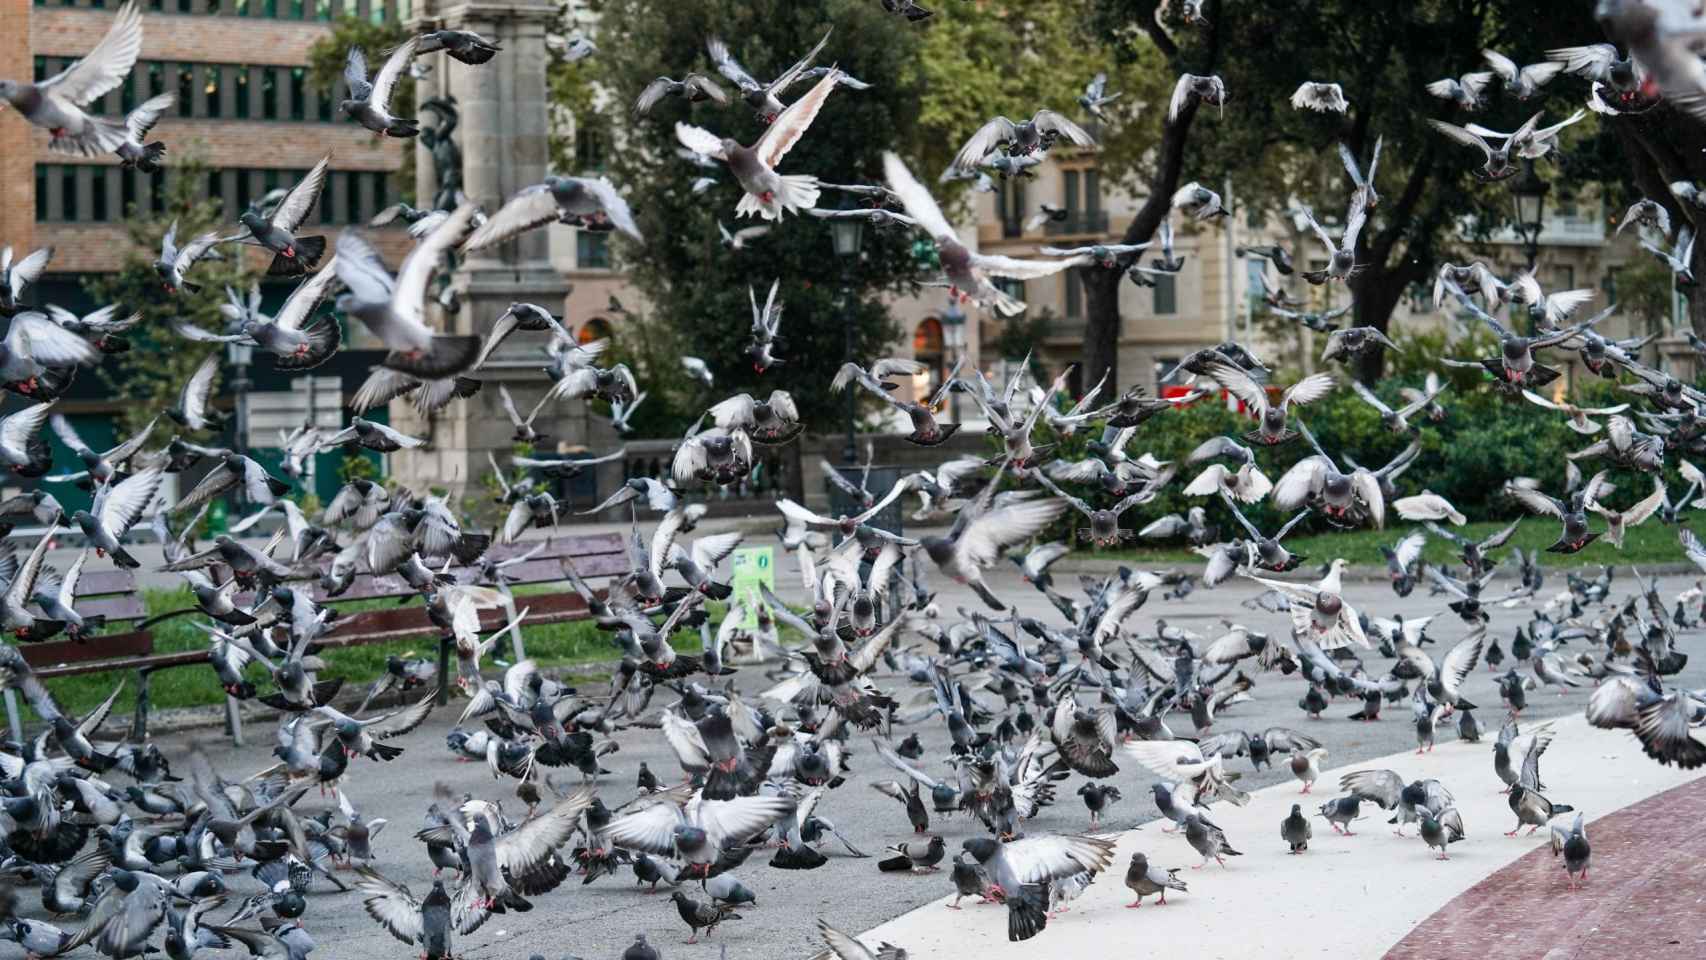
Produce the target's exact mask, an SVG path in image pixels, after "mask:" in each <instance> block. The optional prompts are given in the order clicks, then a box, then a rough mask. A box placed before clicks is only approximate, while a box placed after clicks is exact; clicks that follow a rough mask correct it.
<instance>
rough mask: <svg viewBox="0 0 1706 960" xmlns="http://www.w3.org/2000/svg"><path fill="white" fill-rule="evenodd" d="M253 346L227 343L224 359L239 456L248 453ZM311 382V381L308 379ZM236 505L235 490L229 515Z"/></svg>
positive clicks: (233, 439) (234, 439)
mask: <svg viewBox="0 0 1706 960" xmlns="http://www.w3.org/2000/svg"><path fill="white" fill-rule="evenodd" d="M254 355H255V348H254V347H252V346H250V345H249V344H246V343H227V344H226V345H225V359H226V361H227V362H228V363H230V364H231V395H232V397H234V398H235V404H234V405H235V407H236V410H235V412H236V416H234V417H233V418H232V425H233V426H232V429H233V432H235V433H236V436H234V437H232V438H231V449H232V450H234V451H236V452H237V454H238V455H239V456H248V453H249V389H250V388H251V387H253V386H254V383H253V382H252V381H251V380H250V379H249V362H250V361H251V360H253V359H254ZM310 383H312V381H310ZM236 507H237V494H236V491H232V493H231V503H230V508H231V511H232V513H231V516H232V517H233V518H235V517H236V516H237V514H236Z"/></svg>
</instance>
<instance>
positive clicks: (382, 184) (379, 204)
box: [367, 173, 391, 217]
mask: <svg viewBox="0 0 1706 960" xmlns="http://www.w3.org/2000/svg"><path fill="white" fill-rule="evenodd" d="M367 176H368V178H369V179H370V180H372V181H373V206H372V207H370V208H369V209H368V211H367V215H368V216H369V217H372V216H375V215H377V214H378V213H379V211H381V210H383V209H385V208H386V207H388V206H390V205H391V198H390V191H391V183H390V181H391V175H390V174H388V173H370V174H368V175H367Z"/></svg>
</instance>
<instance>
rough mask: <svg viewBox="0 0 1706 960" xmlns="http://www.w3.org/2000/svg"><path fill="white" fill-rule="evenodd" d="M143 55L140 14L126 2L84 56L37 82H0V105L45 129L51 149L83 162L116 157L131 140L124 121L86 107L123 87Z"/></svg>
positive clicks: (134, 5) (133, 4) (133, 5)
mask: <svg viewBox="0 0 1706 960" xmlns="http://www.w3.org/2000/svg"><path fill="white" fill-rule="evenodd" d="M141 52H142V11H141V9H139V8H138V6H137V5H136V4H135V3H134V2H132V3H127V4H125V5H124V6H123V7H121V8H119V11H118V15H117V16H115V17H114V18H113V22H112V26H110V27H108V28H107V33H106V36H103V37H102V38H101V40H100V42H99V43H97V44H95V47H94V49H93V50H90V51H89V53H88V55H87V56H85V57H83V58H82V59H81V60H78V61H77V62H76V63H73V64H72V65H71V66H69V67H66V68H65V69H64V70H63V71H61V72H59V73H58V74H55V75H54V76H51V77H49V78H47V79H46V80H43V81H42V82H40V83H27V82H22V81H17V80H0V100H4V101H5V102H6V103H9V104H11V105H12V108H13V109H14V110H17V111H18V113H20V114H22V115H23V118H24V119H25V120H28V121H29V122H30V123H31V124H33V125H35V126H38V127H41V128H42V129H44V130H46V131H47V132H48V135H49V137H50V139H49V140H48V149H50V150H57V151H59V152H60V153H76V154H81V155H83V156H85V157H92V156H95V155H97V154H102V153H114V152H116V151H117V150H118V149H119V147H120V146H122V145H124V144H125V143H126V142H127V141H128V140H129V139H130V131H129V128H127V127H126V126H125V122H124V120H122V119H110V118H107V117H98V116H94V115H93V114H91V113H89V112H88V111H87V110H85V109H84V108H85V107H87V106H88V105H89V104H91V103H93V102H94V101H96V100H99V99H100V98H102V97H104V96H106V95H107V94H108V93H110V92H111V91H113V90H115V89H117V88H118V86H119V85H120V84H122V83H124V81H125V78H126V77H128V76H129V75H130V71H131V68H132V67H134V66H135V65H136V57H137V55H138V54H140V53H141Z"/></svg>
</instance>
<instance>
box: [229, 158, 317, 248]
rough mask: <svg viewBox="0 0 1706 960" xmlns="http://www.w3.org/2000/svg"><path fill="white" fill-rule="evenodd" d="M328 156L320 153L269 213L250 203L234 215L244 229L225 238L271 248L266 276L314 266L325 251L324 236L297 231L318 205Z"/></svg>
mask: <svg viewBox="0 0 1706 960" xmlns="http://www.w3.org/2000/svg"><path fill="white" fill-rule="evenodd" d="M330 160H331V157H330V156H326V157H321V158H320V162H319V163H316V164H314V166H313V168H312V169H310V170H309V171H308V173H307V174H306V175H304V176H303V178H302V179H301V180H299V181H297V182H296V184H295V186H292V187H291V188H290V190H289V191H288V192H286V193H285V195H284V197H283V198H282V199H280V200H279V202H278V206H276V207H274V208H273V210H272V212H271V213H270V214H267V213H263V212H262V211H261V210H260V208H258V207H255V206H250V207H249V209H247V210H245V211H243V212H242V213H241V214H239V215H238V217H237V222H238V223H240V224H242V226H243V229H242V230H241V231H239V232H238V233H236V234H234V235H232V236H230V237H226V238H224V240H235V241H237V242H239V243H246V244H249V245H251V246H256V247H262V248H265V249H267V250H271V251H272V252H273V260H272V264H271V265H269V266H268V267H267V276H269V277H299V276H301V275H303V274H304V273H307V272H308V271H309V270H312V269H314V267H315V266H316V265H318V264H319V262H320V256H321V255H322V254H324V253H325V252H326V238H325V237H322V236H311V237H299V236H297V235H296V231H297V230H299V229H301V227H302V224H303V223H305V222H307V220H308V215H309V214H310V213H313V212H314V211H316V210H318V209H319V208H320V191H321V190H322V189H323V188H324V187H325V185H326V164H327V163H328V162H330Z"/></svg>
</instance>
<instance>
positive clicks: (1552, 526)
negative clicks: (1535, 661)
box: [1081, 517, 1687, 569]
mask: <svg viewBox="0 0 1706 960" xmlns="http://www.w3.org/2000/svg"><path fill="white" fill-rule="evenodd" d="M1509 522H1510V521H1508V520H1507V521H1505V523H1470V524H1466V525H1464V526H1462V527H1453V528H1452V531H1453V532H1454V533H1457V534H1458V535H1460V536H1462V537H1464V538H1467V539H1472V540H1479V539H1481V538H1482V537H1485V536H1487V535H1489V534H1491V533H1493V532H1495V531H1497V530H1500V529H1503V528H1504V526H1505V524H1506V523H1509ZM1410 529H1412V527H1411V526H1410V525H1406V526H1404V527H1397V528H1388V529H1386V530H1344V531H1337V532H1334V533H1327V534H1317V535H1315V536H1309V537H1298V538H1296V539H1290V538H1287V539H1286V541H1285V546H1286V549H1288V550H1290V551H1292V552H1293V553H1297V554H1301V555H1303V556H1305V557H1308V558H1309V559H1308V560H1307V561H1306V565H1307V566H1308V568H1310V569H1313V568H1314V567H1315V566H1317V565H1319V564H1323V563H1326V562H1327V561H1329V560H1332V559H1333V558H1334V557H1343V558H1344V559H1345V560H1346V561H1347V562H1349V563H1352V564H1367V565H1374V566H1384V565H1385V563H1386V558H1384V557H1382V556H1381V555H1380V548H1381V547H1391V546H1394V545H1396V544H1397V543H1398V541H1399V540H1402V539H1403V538H1404V537H1405V536H1406V535H1407V534H1408V533H1409V532H1410ZM1414 529H1420V527H1419V526H1417V527H1414ZM1595 529H1600V530H1603V529H1604V528H1603V526H1598V525H1596V526H1595ZM1676 531H1677V528H1676V527H1674V526H1665V525H1663V524H1661V523H1659V522H1658V521H1657V520H1648V521H1647V522H1646V523H1644V524H1642V525H1641V526H1638V527H1633V528H1631V529H1629V530H1628V531H1627V533H1626V534H1625V535H1624V538H1623V549H1622V550H1618V549H1617V548H1615V547H1613V546H1612V545H1611V544H1609V543H1606V542H1605V541H1604V540H1596V541H1594V542H1593V543H1591V544H1588V546H1587V547H1586V548H1584V549H1583V550H1581V551H1580V552H1579V553H1573V554H1557V553H1547V552H1546V547H1548V546H1550V545H1551V544H1552V543H1553V542H1554V541H1556V540H1557V539H1558V521H1556V520H1553V519H1551V518H1550V517H1530V518H1528V519H1526V520H1524V521H1523V522H1522V526H1520V527H1518V528H1517V531H1516V535H1515V536H1513V537H1511V539H1510V542H1509V543H1508V544H1506V545H1505V546H1504V547H1501V548H1499V549H1498V550H1496V551H1494V556H1497V557H1499V558H1500V559H1503V558H1504V556H1505V555H1506V554H1508V553H1509V552H1510V549H1511V547H1521V548H1522V549H1523V550H1539V551H1540V565H1541V566H1542V567H1559V568H1563V567H1583V566H1599V565H1601V564H1605V565H1608V566H1627V565H1629V564H1637V565H1639V564H1652V563H1684V562H1687V558H1686V557H1684V556H1683V553H1682V547H1681V545H1679V544H1678V543H1677V539H1676ZM1225 532H1226V531H1222V533H1225ZM1264 532H1271V531H1264ZM1457 554H1458V548H1457V546H1456V545H1455V544H1453V543H1451V542H1450V541H1447V540H1443V539H1441V538H1439V537H1435V536H1433V535H1432V534H1429V535H1428V543H1427V547H1426V548H1424V549H1423V551H1422V559H1424V560H1426V561H1427V562H1429V563H1442V564H1449V565H1452V566H1458V565H1460V563H1461V561H1459V560H1458V559H1457ZM1082 555H1084V554H1082V552H1081V556H1082ZM1094 556H1096V557H1097V558H1104V559H1108V560H1118V561H1120V562H1124V563H1131V564H1142V565H1145V566H1162V565H1172V566H1183V565H1186V564H1198V563H1201V562H1202V558H1201V557H1198V556H1197V555H1196V554H1194V553H1191V552H1190V551H1188V550H1183V549H1180V548H1178V547H1154V548H1150V547H1137V548H1135V549H1127V550H1110V551H1102V552H1098V553H1096V554H1094Z"/></svg>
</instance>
